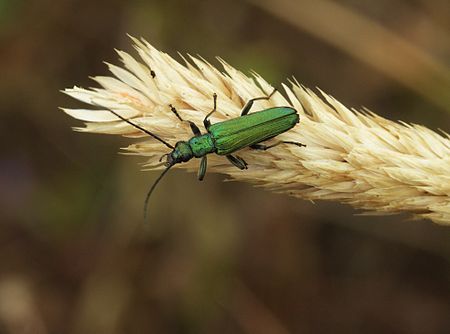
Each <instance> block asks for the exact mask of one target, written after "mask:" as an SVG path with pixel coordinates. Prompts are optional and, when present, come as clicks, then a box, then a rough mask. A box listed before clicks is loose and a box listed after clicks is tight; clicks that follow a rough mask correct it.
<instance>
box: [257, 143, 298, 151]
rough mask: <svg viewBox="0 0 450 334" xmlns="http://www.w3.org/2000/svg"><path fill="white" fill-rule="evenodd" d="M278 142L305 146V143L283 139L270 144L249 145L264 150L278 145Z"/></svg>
mask: <svg viewBox="0 0 450 334" xmlns="http://www.w3.org/2000/svg"><path fill="white" fill-rule="evenodd" d="M280 144H291V145H296V146H298V147H306V145H305V144H302V143H299V142H296V141H285V140H282V141H279V142H276V143H275V144H272V145H264V144H253V145H250V148H252V149H254V150H261V151H266V150H268V149H269V148H272V147H275V146H278V145H280Z"/></svg>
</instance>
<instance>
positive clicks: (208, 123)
mask: <svg viewBox="0 0 450 334" xmlns="http://www.w3.org/2000/svg"><path fill="white" fill-rule="evenodd" d="M213 100H214V108H213V110H211V111H210V112H209V113H208V115H206V116H205V119H204V120H203V125H204V126H205V129H206V131H208V132H209V127H210V126H211V122H210V121H209V119H208V118H209V117H210V116H211V115H212V114H213V113H214V112H215V111H216V110H217V94H216V93H214V94H213Z"/></svg>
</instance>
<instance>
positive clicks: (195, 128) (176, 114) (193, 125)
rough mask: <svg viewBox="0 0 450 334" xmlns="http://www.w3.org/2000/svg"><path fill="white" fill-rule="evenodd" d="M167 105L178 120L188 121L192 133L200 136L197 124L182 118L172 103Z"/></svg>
mask: <svg viewBox="0 0 450 334" xmlns="http://www.w3.org/2000/svg"><path fill="white" fill-rule="evenodd" d="M169 107H170V110H172V112H173V113H174V114H175V116H177V117H178V119H179V120H180V121H182V122H188V123H189V125H190V127H191V130H192V132H193V133H194V136H196V137H198V136H201V135H202V133H201V132H200V129H199V128H198V126H197V125H195V123H194V122H192V121H187V120H184V119H182V118H181V116H180V114H178V111H177V109H175V107H174V106H173V105H171V104H169Z"/></svg>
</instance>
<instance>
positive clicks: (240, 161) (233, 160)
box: [226, 154, 248, 169]
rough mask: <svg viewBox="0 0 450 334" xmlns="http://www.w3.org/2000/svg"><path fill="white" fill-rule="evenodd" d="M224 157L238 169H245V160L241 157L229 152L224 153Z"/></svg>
mask: <svg viewBox="0 0 450 334" xmlns="http://www.w3.org/2000/svg"><path fill="white" fill-rule="evenodd" d="M226 157H227V159H228V160H229V161H230V162H231V163H232V164H233V165H235V166H236V167H237V168H239V169H247V166H248V165H247V163H246V162H245V160H244V159H242V158H241V157H238V156H234V155H231V154H228V155H226Z"/></svg>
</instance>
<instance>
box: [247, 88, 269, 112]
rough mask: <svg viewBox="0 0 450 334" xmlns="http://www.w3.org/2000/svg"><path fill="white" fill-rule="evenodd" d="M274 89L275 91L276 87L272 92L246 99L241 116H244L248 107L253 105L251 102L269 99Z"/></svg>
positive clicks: (248, 109)
mask: <svg viewBox="0 0 450 334" xmlns="http://www.w3.org/2000/svg"><path fill="white" fill-rule="evenodd" d="M276 91H277V89H276V88H274V89H273V91H272V93H270V94H269V95H267V96H261V97H255V98H253V99H250V100H248V101H247V103H246V104H245V106H244V108H242V111H241V116H245V115H247V114H248V112H249V111H250V109H251V108H252V106H253V102H255V101H258V100H269V99H270V98H271V97H272V95H273V94H275V92H276Z"/></svg>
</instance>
